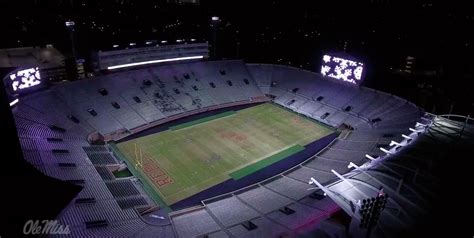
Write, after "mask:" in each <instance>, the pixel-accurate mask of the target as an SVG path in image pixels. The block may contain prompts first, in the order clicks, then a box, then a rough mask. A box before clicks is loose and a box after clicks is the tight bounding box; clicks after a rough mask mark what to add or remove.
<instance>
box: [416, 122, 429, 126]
mask: <svg viewBox="0 0 474 238" xmlns="http://www.w3.org/2000/svg"><path fill="white" fill-rule="evenodd" d="M420 126H422V127H426V126H427V125H425V124H422V123H419V122H417V123H416V124H415V127H420Z"/></svg>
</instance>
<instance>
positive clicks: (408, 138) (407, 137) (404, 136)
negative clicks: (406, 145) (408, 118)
mask: <svg viewBox="0 0 474 238" xmlns="http://www.w3.org/2000/svg"><path fill="white" fill-rule="evenodd" d="M402 137H403V138H405V139H407V140H410V139H412V138H411V137H409V136H407V135H405V134H402Z"/></svg>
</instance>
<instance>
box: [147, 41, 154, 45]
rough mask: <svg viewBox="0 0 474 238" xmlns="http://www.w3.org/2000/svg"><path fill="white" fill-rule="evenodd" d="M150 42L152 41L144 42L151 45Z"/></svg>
mask: <svg viewBox="0 0 474 238" xmlns="http://www.w3.org/2000/svg"><path fill="white" fill-rule="evenodd" d="M152 43H153V42H151V41H147V42H145V44H146V45H151V44H152Z"/></svg>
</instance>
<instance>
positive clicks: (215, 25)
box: [211, 16, 221, 57]
mask: <svg viewBox="0 0 474 238" xmlns="http://www.w3.org/2000/svg"><path fill="white" fill-rule="evenodd" d="M220 23H221V19H220V18H219V17H218V16H212V17H211V34H212V56H213V57H217V31H218V30H219V26H220Z"/></svg>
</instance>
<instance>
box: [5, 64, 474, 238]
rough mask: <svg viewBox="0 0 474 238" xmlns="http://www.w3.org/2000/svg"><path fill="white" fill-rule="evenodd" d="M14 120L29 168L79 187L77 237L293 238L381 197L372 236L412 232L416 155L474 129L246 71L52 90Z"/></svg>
mask: <svg viewBox="0 0 474 238" xmlns="http://www.w3.org/2000/svg"><path fill="white" fill-rule="evenodd" d="M288 79H291V80H288ZM213 84H214V85H215V87H212V86H211V85H213ZM196 88H197V90H196ZM104 91H105V92H106V93H104ZM177 91H179V93H177ZM114 105H115V106H114ZM117 105H119V106H118V107H117ZM12 112H13V115H14V118H15V123H16V127H17V130H18V137H19V139H20V143H21V147H22V150H23V155H24V158H25V160H26V161H28V162H29V163H30V164H32V165H33V166H35V168H36V169H38V170H39V171H40V172H42V173H43V174H45V175H48V176H51V177H54V178H57V179H60V180H63V181H67V182H69V183H73V184H77V185H80V186H81V187H82V190H81V192H80V193H79V194H78V195H77V197H76V198H75V200H74V201H73V202H72V203H71V204H70V205H68V207H66V208H65V210H64V212H63V213H62V214H61V216H60V217H59V221H60V222H63V223H64V224H70V229H71V232H72V234H74V235H77V236H96V235H98V236H135V235H137V236H140V235H151V234H159V235H160V236H163V237H175V236H177V237H190V236H201V235H209V236H214V235H216V236H221V235H224V236H225V235H226V234H228V233H227V232H230V234H232V235H235V236H245V237H247V236H260V235H262V236H267V235H270V236H272V234H273V235H275V236H278V235H281V234H289V235H295V234H299V232H302V230H304V229H305V228H306V226H308V225H310V224H312V225H314V224H319V223H322V222H324V220H326V219H328V218H330V217H331V216H332V214H334V213H337V211H339V210H343V211H345V212H348V213H350V212H353V208H352V207H353V206H354V204H355V203H356V202H357V201H358V200H363V199H365V198H366V197H369V196H375V195H376V194H378V193H379V192H380V191H379V189H380V187H383V192H384V194H385V193H386V194H389V199H388V200H387V201H386V202H385V203H386V207H387V208H388V207H390V208H389V209H385V210H384V212H383V213H382V214H381V218H380V219H381V221H380V222H379V224H378V226H377V227H378V228H377V230H375V232H385V231H384V229H403V227H404V226H409V225H410V222H414V221H415V219H416V217H417V216H421V215H422V214H423V211H424V209H426V208H423V207H422V206H423V205H424V203H421V201H423V199H424V195H423V192H426V193H428V194H429V193H431V191H430V183H429V182H428V181H429V179H428V178H429V174H424V173H422V172H421V171H420V170H419V169H420V168H423V167H420V166H421V165H422V164H423V163H425V162H426V161H425V162H423V161H424V160H425V159H427V157H424V156H423V153H421V154H420V155H419V156H417V157H414V156H413V155H410V154H412V153H415V154H417V153H418V152H417V151H418V148H417V146H412V144H415V145H416V144H417V143H433V142H427V141H429V139H427V137H430V136H432V135H429V134H430V133H431V131H433V132H436V131H438V130H440V129H438V128H441V129H442V130H453V131H452V133H455V131H456V130H458V129H459V128H464V130H466V132H467V131H468V129H470V127H471V124H470V122H469V123H467V124H463V123H461V122H459V120H458V121H453V120H451V119H447V118H445V117H443V116H435V115H432V114H429V113H425V112H424V111H423V110H422V109H420V108H419V107H417V106H416V105H414V104H412V103H410V102H409V101H406V100H404V99H402V98H399V97H397V96H394V95H390V94H386V93H384V92H380V91H375V90H373V89H369V88H364V87H354V86H352V85H345V84H343V83H341V82H339V81H337V80H336V79H332V78H330V77H325V76H323V75H322V74H318V73H313V72H308V71H303V70H300V69H297V68H291V67H288V66H280V65H262V64H245V63H244V62H243V61H240V60H233V61H208V62H191V63H180V64H170V65H164V66H149V67H145V68H140V69H133V70H129V71H126V72H116V73H112V74H108V75H105V76H100V77H96V78H94V79H92V80H84V81H76V82H71V83H64V84H60V85H55V86H51V87H48V88H46V89H42V90H40V91H36V92H34V93H29V94H27V95H24V96H22V97H21V98H20V100H19V101H18V102H17V103H16V104H15V105H14V107H12ZM456 128H457V129H456ZM438 133H439V132H438ZM464 136H469V134H468V133H465V134H464V135H463V137H464ZM438 139H440V140H441V139H443V138H438ZM418 141H425V142H418ZM411 150H413V151H411ZM427 156H428V155H427ZM418 160H419V162H416V164H415V161H418ZM412 163H413V165H412ZM410 166H415V167H416V168H417V169H413V168H414V167H410ZM400 176H402V177H405V178H406V176H412V178H413V179H414V178H415V177H416V180H417V182H416V183H415V184H413V180H404V182H403V183H402V184H401V183H400V180H399V179H397V178H400ZM425 176H428V177H425ZM425 180H428V181H426V182H428V183H427V184H425V183H424V182H425ZM418 186H423V189H415V188H417V187H418ZM374 194H375V195H374ZM157 217H158V218H157ZM160 218H161V219H160ZM385 219H386V220H387V221H386V222H389V221H390V222H395V223H394V224H395V225H396V226H399V227H398V228H393V226H394V224H390V226H387V227H383V225H382V224H383V223H382V222H384V221H385Z"/></svg>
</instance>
